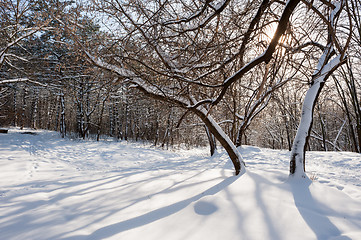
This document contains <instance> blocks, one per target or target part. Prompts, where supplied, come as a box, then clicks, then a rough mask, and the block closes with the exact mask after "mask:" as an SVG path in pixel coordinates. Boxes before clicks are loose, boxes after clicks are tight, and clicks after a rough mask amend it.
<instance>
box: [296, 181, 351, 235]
mask: <svg viewBox="0 0 361 240" xmlns="http://www.w3.org/2000/svg"><path fill="white" fill-rule="evenodd" d="M311 183H312V181H311V180H309V179H307V180H305V181H290V184H291V189H292V194H293V197H294V201H295V204H296V207H297V209H298V211H299V213H300V214H301V216H302V218H303V219H304V220H305V222H306V223H307V225H308V226H309V227H310V228H311V229H312V231H313V232H314V233H315V235H316V237H317V239H319V240H323V239H325V240H326V239H330V238H332V237H338V236H341V232H340V230H339V229H338V228H337V227H336V226H335V225H334V224H333V223H332V222H331V221H330V219H329V218H328V217H327V216H326V214H325V212H323V211H322V210H321V209H322V208H323V207H322V204H321V203H320V202H318V201H317V200H315V199H314V198H313V197H312V194H311V192H310V185H311ZM342 239H344V240H347V239H350V240H351V238H349V237H347V236H342Z"/></svg>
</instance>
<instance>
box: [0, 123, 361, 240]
mask: <svg viewBox="0 0 361 240" xmlns="http://www.w3.org/2000/svg"><path fill="white" fill-rule="evenodd" d="M22 132H23V131H20V130H18V129H10V131H9V133H8V134H0V169H1V173H0V239H4V240H14V239H19V240H27V239H34V240H41V239H120V240H129V239H130V240H133V239H134V240H135V239H137V240H138V239H142V240H148V239H154V240H159V239H166V240H178V239H179V240H184V239H187V240H188V239H199V240H204V239H207V240H211V239H214V240H219V239H224V240H233V239H235V240H237V239H246V240H247V239H257V240H258V239H277V240H278V239H302V240H305V239H361V155H360V154H356V153H347V152H327V153H324V152H311V153H308V154H307V171H308V175H309V176H310V177H311V178H312V179H313V181H306V180H305V181H291V180H289V179H288V158H289V152H288V151H276V150H270V149H261V148H257V147H251V146H245V147H243V148H242V154H243V157H244V160H245V162H246V164H247V172H246V173H245V174H243V175H242V176H233V170H232V166H231V163H230V161H228V158H227V156H226V154H225V153H224V152H222V151H220V152H219V153H217V154H216V155H215V156H213V157H209V156H208V149H195V150H177V151H162V150H159V149H155V148H152V147H150V146H147V145H144V144H136V143H125V142H112V141H101V142H95V141H79V140H69V139H61V138H60V137H59V136H58V134H57V133H54V132H49V131H35V132H36V133H37V135H29V134H21V133H22Z"/></svg>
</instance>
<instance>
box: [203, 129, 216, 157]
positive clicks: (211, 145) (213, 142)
mask: <svg viewBox="0 0 361 240" xmlns="http://www.w3.org/2000/svg"><path fill="white" fill-rule="evenodd" d="M204 128H205V129H206V133H207V137H208V142H209V148H210V151H211V156H213V155H214V153H215V152H216V149H217V142H216V139H215V137H214V135H213V134H212V133H211V132H210V131H209V129H208V127H207V126H206V125H204Z"/></svg>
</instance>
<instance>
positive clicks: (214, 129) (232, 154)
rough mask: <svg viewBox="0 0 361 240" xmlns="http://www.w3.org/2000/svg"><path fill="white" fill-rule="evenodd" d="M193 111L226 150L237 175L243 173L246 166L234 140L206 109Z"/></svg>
mask: <svg viewBox="0 0 361 240" xmlns="http://www.w3.org/2000/svg"><path fill="white" fill-rule="evenodd" d="M191 111H192V112H193V113H195V114H196V115H197V116H198V117H199V118H201V119H202V121H203V123H204V124H205V125H206V127H207V128H208V129H209V131H210V132H211V133H212V134H213V135H214V137H215V138H216V139H217V140H218V142H219V143H220V144H221V145H222V147H223V148H224V149H225V150H226V152H227V153H228V156H229V158H230V159H231V161H232V163H233V166H234V169H235V172H236V175H238V174H239V173H241V171H245V167H244V166H245V164H244V162H243V159H242V156H241V154H240V153H239V151H238V150H237V148H236V146H235V145H234V144H233V142H232V140H231V139H230V138H229V137H228V136H227V135H226V134H225V133H224V131H223V130H222V129H221V127H220V126H219V125H218V123H217V122H216V121H215V120H214V119H213V118H212V117H211V116H210V115H209V114H208V112H207V111H206V109H204V108H202V107H198V108H193V109H191Z"/></svg>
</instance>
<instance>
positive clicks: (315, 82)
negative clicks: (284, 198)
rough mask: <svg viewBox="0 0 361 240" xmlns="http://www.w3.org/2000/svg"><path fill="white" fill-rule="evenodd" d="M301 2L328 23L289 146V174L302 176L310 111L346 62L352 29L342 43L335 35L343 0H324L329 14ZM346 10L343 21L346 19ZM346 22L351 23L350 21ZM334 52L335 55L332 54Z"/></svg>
mask: <svg viewBox="0 0 361 240" xmlns="http://www.w3.org/2000/svg"><path fill="white" fill-rule="evenodd" d="M304 2H305V3H306V4H307V5H308V6H309V7H310V8H311V9H312V11H314V12H315V13H316V14H317V15H318V16H319V17H320V18H321V19H322V20H323V21H324V24H325V25H326V26H327V32H328V37H327V45H326V46H325V48H324V50H323V53H322V55H321V56H320V57H319V60H318V64H317V67H316V69H315V71H314V73H313V75H312V80H311V84H310V89H309V90H308V91H307V94H306V96H305V98H304V102H303V106H302V115H301V121H300V124H299V127H298V131H297V134H296V137H295V139H294V142H293V146H292V151H291V161H290V176H292V177H296V178H304V177H305V152H306V147H307V143H308V140H309V137H310V133H311V129H312V122H313V112H314V108H315V104H316V102H317V99H318V96H319V94H320V92H321V90H322V88H323V86H324V84H325V82H326V80H327V79H328V78H329V77H330V76H331V74H332V73H333V72H334V71H335V70H336V69H337V68H338V67H339V66H341V65H342V64H343V63H344V62H345V60H346V50H347V48H348V45H349V41H350V36H351V35H350V33H351V32H352V30H351V29H349V30H350V33H349V35H348V38H347V39H346V41H345V42H344V43H342V41H341V39H340V38H339V36H338V35H337V32H338V27H340V24H339V22H338V20H339V19H340V17H342V13H343V10H344V9H348V6H347V5H346V4H347V2H346V1H337V2H334V3H329V2H327V4H326V8H327V9H330V11H329V12H330V13H329V15H328V16H327V15H326V16H325V15H324V14H322V13H321V12H320V11H319V9H320V8H319V7H316V6H314V5H313V4H312V3H310V2H307V1H304ZM347 13H348V12H347V11H346V21H348V20H349V18H348V15H347ZM348 26H349V27H351V25H348ZM341 27H342V26H341ZM342 44H343V45H342ZM335 54H336V56H335V57H333V56H334V55H335Z"/></svg>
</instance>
